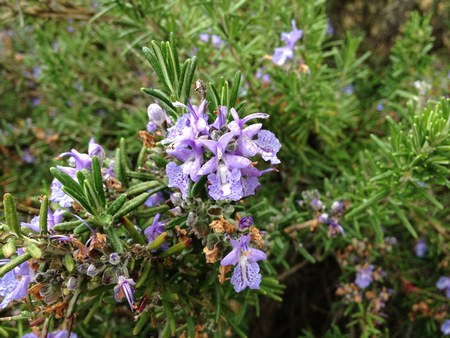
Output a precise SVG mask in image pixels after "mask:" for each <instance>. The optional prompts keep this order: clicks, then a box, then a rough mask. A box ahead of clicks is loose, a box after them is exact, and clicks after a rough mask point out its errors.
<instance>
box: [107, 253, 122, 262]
mask: <svg viewBox="0 0 450 338" xmlns="http://www.w3.org/2000/svg"><path fill="white" fill-rule="evenodd" d="M108 260H109V262H110V263H111V264H112V265H117V264H119V263H120V256H119V254H118V253H115V252H113V253H112V254H111V255H109V258H108Z"/></svg>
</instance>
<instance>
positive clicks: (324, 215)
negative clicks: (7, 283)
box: [318, 212, 329, 224]
mask: <svg viewBox="0 0 450 338" xmlns="http://www.w3.org/2000/svg"><path fill="white" fill-rule="evenodd" d="M318 221H319V223H322V224H328V221H329V216H328V214H327V213H326V212H323V213H321V214H320V215H319V218H318Z"/></svg>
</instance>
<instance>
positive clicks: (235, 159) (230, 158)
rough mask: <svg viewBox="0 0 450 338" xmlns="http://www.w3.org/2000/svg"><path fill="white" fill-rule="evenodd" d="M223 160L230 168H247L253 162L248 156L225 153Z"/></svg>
mask: <svg viewBox="0 0 450 338" xmlns="http://www.w3.org/2000/svg"><path fill="white" fill-rule="evenodd" d="M223 160H224V162H225V164H226V165H227V166H228V168H231V169H242V168H246V167H248V166H249V165H250V164H251V163H252V161H250V160H249V159H248V158H246V157H243V156H237V155H224V156H223Z"/></svg>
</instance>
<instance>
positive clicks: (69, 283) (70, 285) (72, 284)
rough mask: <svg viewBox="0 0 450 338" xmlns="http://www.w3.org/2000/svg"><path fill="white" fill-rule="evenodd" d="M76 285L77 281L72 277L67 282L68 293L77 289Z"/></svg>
mask: <svg viewBox="0 0 450 338" xmlns="http://www.w3.org/2000/svg"><path fill="white" fill-rule="evenodd" d="M77 283H78V280H77V279H76V278H75V277H73V276H72V277H70V278H69V280H68V281H67V283H66V286H67V288H68V289H69V290H70V291H74V290H75V289H76V288H77Z"/></svg>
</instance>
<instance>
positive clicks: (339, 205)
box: [331, 201, 344, 214]
mask: <svg viewBox="0 0 450 338" xmlns="http://www.w3.org/2000/svg"><path fill="white" fill-rule="evenodd" d="M331 211H332V213H333V214H341V213H343V212H344V202H343V201H334V202H333V204H331Z"/></svg>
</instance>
